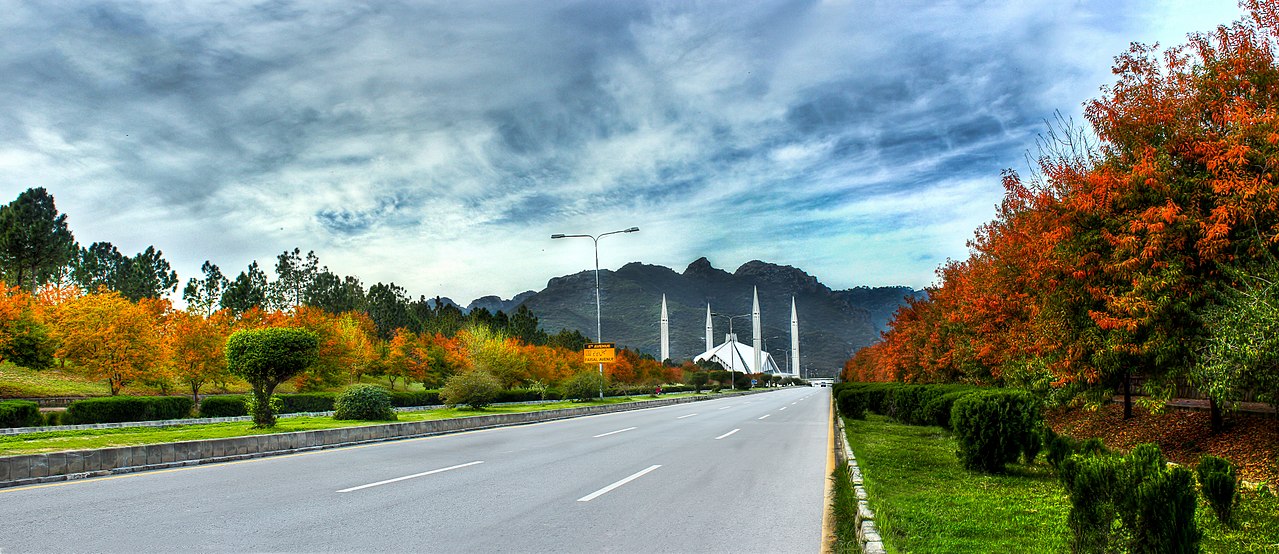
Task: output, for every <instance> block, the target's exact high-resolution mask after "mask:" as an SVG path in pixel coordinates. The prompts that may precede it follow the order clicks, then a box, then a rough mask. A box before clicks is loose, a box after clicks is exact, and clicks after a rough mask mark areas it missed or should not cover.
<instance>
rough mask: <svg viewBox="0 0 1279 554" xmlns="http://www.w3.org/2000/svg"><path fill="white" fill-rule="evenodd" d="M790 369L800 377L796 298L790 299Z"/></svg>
mask: <svg viewBox="0 0 1279 554" xmlns="http://www.w3.org/2000/svg"><path fill="white" fill-rule="evenodd" d="M790 367H791V374H792V375H794V376H795V377H796V378H798V377H799V314H798V312H796V311H795V297H794V296H792V297H790Z"/></svg>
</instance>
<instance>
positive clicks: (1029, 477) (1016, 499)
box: [845, 415, 1069, 553]
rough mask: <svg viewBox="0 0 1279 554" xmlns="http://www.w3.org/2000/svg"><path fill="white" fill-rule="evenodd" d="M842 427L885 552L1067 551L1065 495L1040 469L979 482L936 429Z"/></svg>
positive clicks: (874, 420) (1016, 469) (873, 422)
mask: <svg viewBox="0 0 1279 554" xmlns="http://www.w3.org/2000/svg"><path fill="white" fill-rule="evenodd" d="M845 423H846V426H847V431H848V443H849V446H850V447H851V448H852V450H853V453H854V455H856V456H857V462H858V465H860V466H861V468H862V479H863V480H864V483H865V487H866V494H867V495H868V496H869V497H870V503H871V508H872V509H873V510H874V511H875V525H876V526H877V527H878V528H879V532H880V535H882V536H883V537H884V541H885V543H886V544H885V545H884V546H885V547H886V548H887V549H888V551H889V552H912V553H915V552H918V553H925V552H946V553H949V552H1020V553H1029V552H1068V551H1069V547H1068V546H1067V539H1068V537H1067V534H1068V532H1067V530H1066V525H1065V521H1066V511H1067V509H1068V508H1067V507H1068V502H1067V499H1066V494H1065V492H1064V491H1063V490H1062V487H1061V485H1060V484H1059V483H1058V482H1057V477H1056V476H1055V474H1054V473H1053V472H1052V469H1051V468H1050V467H1049V466H1047V465H1046V464H1043V463H1042V462H1039V463H1036V464H1035V465H1033V466H1030V467H1020V466H1011V471H1012V473H1010V474H1008V475H996V476H991V475H981V474H977V473H972V472H969V471H967V470H965V469H964V468H963V466H961V465H960V464H959V460H958V459H957V458H956V457H955V451H956V450H957V449H958V446H957V445H956V443H955V440H954V439H953V438H951V437H950V436H948V435H947V434H946V433H945V431H943V430H942V429H941V428H940V427H918V426H911V425H902V424H898V423H893V422H890V421H888V420H887V419H886V418H884V417H882V416H877V415H868V416H866V420H865V421H858V420H853V419H849V420H845ZM853 509H854V510H855V509H856V502H855V501H854V507H853Z"/></svg>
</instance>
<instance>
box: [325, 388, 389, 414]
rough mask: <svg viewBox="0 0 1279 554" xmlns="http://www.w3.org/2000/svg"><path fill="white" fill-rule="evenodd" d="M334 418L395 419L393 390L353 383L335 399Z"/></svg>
mask: <svg viewBox="0 0 1279 554" xmlns="http://www.w3.org/2000/svg"><path fill="white" fill-rule="evenodd" d="M333 419H358V420H363V421H387V420H393V419H395V409H394V408H392V406H391V392H390V391H388V390H386V389H384V388H382V387H379V386H377V385H368V384H362V385H351V386H349V387H347V388H346V390H343V391H342V393H341V394H339V395H337V398H336V399H335V400H334V401H333Z"/></svg>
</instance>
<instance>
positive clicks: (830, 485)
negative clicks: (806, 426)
mask: <svg viewBox="0 0 1279 554" xmlns="http://www.w3.org/2000/svg"><path fill="white" fill-rule="evenodd" d="M826 412H827V417H826V424H827V426H826V437H827V444H826V490H825V501H826V509H825V510H824V511H823V513H822V550H821V551H822V554H830V553H832V552H834V551H835V411H834V408H833V407H832V406H827V407H826Z"/></svg>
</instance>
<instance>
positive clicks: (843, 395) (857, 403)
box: [835, 388, 866, 419]
mask: <svg viewBox="0 0 1279 554" xmlns="http://www.w3.org/2000/svg"><path fill="white" fill-rule="evenodd" d="M835 404H836V405H837V406H839V413H841V414H843V415H844V417H847V418H850V419H866V396H865V395H864V394H862V392H861V391H860V390H858V389H847V388H846V389H844V390H840V391H838V396H836V397H835Z"/></svg>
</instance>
